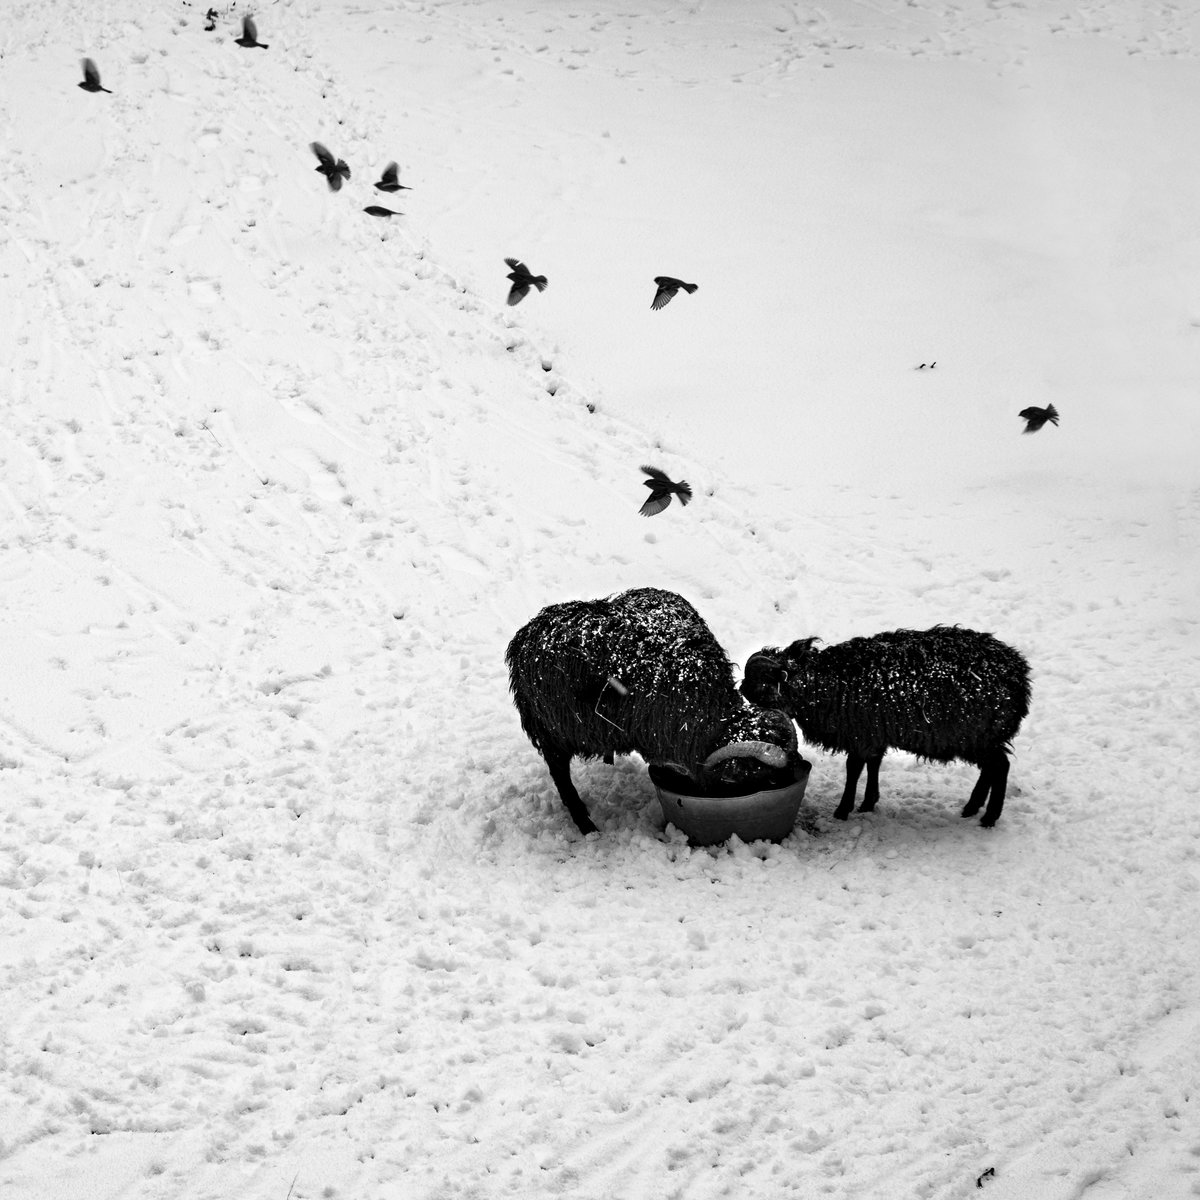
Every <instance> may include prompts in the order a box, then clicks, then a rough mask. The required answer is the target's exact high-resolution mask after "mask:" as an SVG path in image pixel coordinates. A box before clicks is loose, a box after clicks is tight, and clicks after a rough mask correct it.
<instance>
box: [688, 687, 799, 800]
mask: <svg viewBox="0 0 1200 1200" xmlns="http://www.w3.org/2000/svg"><path fill="white" fill-rule="evenodd" d="M724 732H725V736H726V737H727V738H728V740H727V741H726V742H725V744H724V745H721V746H718V747H717V748H716V749H715V750H714V751H713V752H712V753H711V754H709V756H708V757H707V758H706V759H705V760H704V763H703V765H702V766H701V770H700V774H701V778H705V779H713V778H718V777H725V778H727V781H729V782H732V781H733V780H734V779H735V778H739V779H740V778H753V777H757V776H758V775H763V776H765V775H767V773H768V772H773V771H784V770H786V769H788V768H790V767H792V766H793V765H794V764H795V762H796V757H797V747H798V742H797V738H796V727H795V726H794V725H793V724H792V721H791V718H790V717H789V716H788V715H787V714H786V713H783V712H781V711H780V710H779V709H771V708H757V707H755V706H754V705H750V704H747V705H745V706H744V707H743V708H742V709H740V710H739V711H738V712H737V713H736V714H735V715H734V716H733V717H731V718H730V719H729V720H728V721H726V723H725V729H724ZM723 763H724V764H726V765H725V766H724V767H722V766H721V764H723ZM764 768H765V770H764Z"/></svg>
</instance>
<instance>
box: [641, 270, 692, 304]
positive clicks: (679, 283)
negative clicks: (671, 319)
mask: <svg viewBox="0 0 1200 1200" xmlns="http://www.w3.org/2000/svg"><path fill="white" fill-rule="evenodd" d="M654 282H655V283H657V284H658V291H657V292H655V293H654V299H653V300H652V301H651V302H650V307H651V308H655V309H657V308H665V307H666V306H667V305H668V304H670V303H671V301H672V300H674V299H675V293H676V292H677V291H679V289H680V288H683V290H684V291H685V292H687V294H688V295H689V296H690V295H691V294H692V293H693V292H694V291H695V290H696V288H697V287H699V284H695V283H684V282H683V280H682V279H672V278H671V276H670V275H655V277H654Z"/></svg>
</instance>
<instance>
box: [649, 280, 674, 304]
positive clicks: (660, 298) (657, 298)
mask: <svg viewBox="0 0 1200 1200" xmlns="http://www.w3.org/2000/svg"><path fill="white" fill-rule="evenodd" d="M655 282H656V283H657V282H658V281H657V280H656V281H655ZM674 295H675V289H674V288H673V287H669V286H668V285H666V284H662V283H660V284H659V285H658V291H657V292H655V293H654V299H653V300H651V301H650V307H651V308H652V309H659V308H665V307H666V306H667V305H668V304H670V303H671V297H672V296H674Z"/></svg>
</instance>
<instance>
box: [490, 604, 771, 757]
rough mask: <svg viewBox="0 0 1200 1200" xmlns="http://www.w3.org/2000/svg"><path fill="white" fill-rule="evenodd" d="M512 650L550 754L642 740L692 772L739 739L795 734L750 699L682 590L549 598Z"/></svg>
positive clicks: (526, 722) (621, 747)
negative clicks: (564, 599)
mask: <svg viewBox="0 0 1200 1200" xmlns="http://www.w3.org/2000/svg"><path fill="white" fill-rule="evenodd" d="M505 659H506V661H507V663H508V669H509V682H510V686H511V688H512V693H513V701H514V703H515V704H516V707H517V712H518V713H519V715H520V718H521V727H522V728H523V729H524V730H525V733H526V734H527V735H528V737H529V740H530V741H531V742H532V743H533V745H534V747H535V748H536V749H537V750H539V751H540V752H541V753H542V754H543V755H546V754H547V753H551V754H553V753H566V754H568V755H572V756H579V757H581V758H597V757H601V756H609V755H613V754H628V753H630V752H631V751H637V752H638V753H639V754H641V755H642V757H643V758H645V759H647V761H650V762H675V763H679V764H680V765H681V766H683V767H686V768H687V769H688V770H689V771H692V772H694V771H695V770H696V769H697V768H698V767H699V765H700V764H701V763H702V762H703V761H704V759H705V758H706V757H707V755H708V754H709V753H710V752H711V751H712V750H713V749H715V748H716V747H717V746H719V745H724V744H726V743H727V742H729V741H731V740H738V741H741V740H762V741H770V742H774V743H776V744H783V743H784V741H785V739H786V737H787V732H786V731H781V730H780V728H779V721H780V718H779V714H777V713H774V714H772V713H756V712H755V711H754V710H752V709H750V708H749V707H748V706H746V705H745V704H744V703H743V701H742V700H741V698H740V697H739V696H738V694H737V689H736V686H735V684H734V677H733V666H732V664H731V663H730V661H729V659H728V658H727V657H726V655H725V651H724V650H722V648H721V646H720V644H719V643H718V642H717V640H716V638H714V637H713V634H712V631H711V630H710V629H709V628H708V626H707V625H706V624H705V623H704V620H703V619H702V618H701V616H700V614H699V613H698V612H696V610H695V609H694V608H693V607H692V606H691V604H689V603H688V601H686V600H685V599H684V598H683V597H682V596H679V595H676V594H675V593H674V592H667V591H662V590H660V589H659V588H635V589H633V590H631V591H627V592H622V593H620V594H618V595H616V596H611V597H609V598H608V599H604V600H573V601H568V602H566V603H563V604H551V605H549V606H548V607H546V608H544V609H542V611H541V612H540V613H538V614H537V615H536V616H535V617H534V618H533V619H532V620H531V621H529V623H528V624H526V625H525V626H523V627H522V628H521V629H519V630H518V631H517V633H516V634H515V635H514V636H513V639H512V641H511V642H510V643H509V646H508V651H507V653H506V655H505ZM622 688H623V689H625V690H624V692H622V691H621V689H622Z"/></svg>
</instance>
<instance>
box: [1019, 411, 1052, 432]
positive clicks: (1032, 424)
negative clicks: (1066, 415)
mask: <svg viewBox="0 0 1200 1200" xmlns="http://www.w3.org/2000/svg"><path fill="white" fill-rule="evenodd" d="M1018 415H1019V416H1022V417H1024V418H1025V428H1024V429H1023V430H1021V432H1022V433H1037V431H1038V430H1039V429H1041V427H1042V426H1043V425H1045V423H1046V422H1047V421H1049V422H1050V424H1051V425H1057V424H1058V409H1057V408H1055V407H1054V405H1053V404H1047V405H1046V407H1045V408H1035V407H1033V406H1032V405H1031V406H1030V407H1029V408H1023V409H1021V411H1020V413H1019V414H1018Z"/></svg>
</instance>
